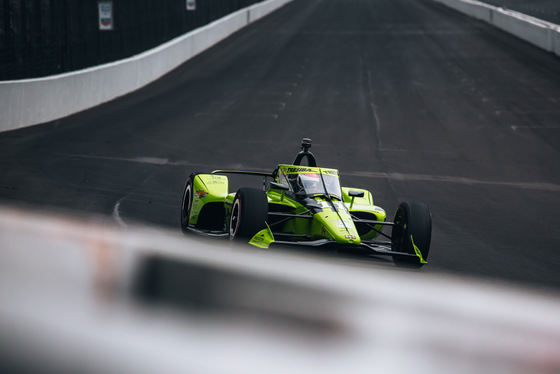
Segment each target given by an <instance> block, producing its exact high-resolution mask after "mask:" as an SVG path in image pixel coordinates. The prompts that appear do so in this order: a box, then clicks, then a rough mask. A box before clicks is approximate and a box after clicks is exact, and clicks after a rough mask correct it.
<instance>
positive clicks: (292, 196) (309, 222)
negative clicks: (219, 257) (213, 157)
mask: <svg viewBox="0 0 560 374" xmlns="http://www.w3.org/2000/svg"><path fill="white" fill-rule="evenodd" d="M310 148H311V139H308V138H304V139H303V140H302V143H301V151H300V152H299V153H298V154H297V156H296V158H295V160H294V162H293V163H292V164H279V165H278V166H277V167H276V168H275V169H274V170H273V171H272V172H256V171H239V170H215V171H213V172H211V173H207V174H202V173H192V174H191V175H190V176H189V178H188V179H187V181H186V184H185V188H184V192H183V198H182V203H181V229H182V230H183V232H184V233H189V232H196V233H199V234H203V235H208V236H224V237H229V239H231V240H240V241H246V242H248V243H249V244H252V245H254V246H257V247H260V248H268V247H269V246H270V245H271V244H289V245H304V246H337V247H339V248H341V249H357V248H363V249H366V250H368V251H371V252H372V253H374V254H378V255H389V256H392V258H393V262H394V263H395V264H396V265H403V266H409V267H416V268H419V267H422V266H423V265H424V264H426V260H427V258H428V252H429V249H430V241H431V235H432V217H431V213H430V210H429V208H428V206H427V205H426V204H424V203H419V202H403V203H401V204H399V206H398V207H397V211H396V213H395V217H394V220H393V222H390V221H387V220H386V213H385V210H383V209H382V208H380V207H378V206H376V205H374V203H373V197H372V194H371V193H370V192H369V191H367V190H364V189H360V188H349V187H341V186H340V181H339V174H338V170H336V169H331V168H324V167H318V166H317V162H316V160H315V156H314V155H313V154H312V153H311V152H310V151H309V149H310ZM304 158H305V159H306V161H307V164H308V165H307V166H305V165H302V164H301V163H302V161H303V159H304ZM224 174H245V175H254V176H261V177H263V178H264V183H263V184H264V187H263V189H257V188H250V187H242V188H240V189H239V190H237V191H236V192H231V193H230V192H229V190H228V178H227V176H225V175H224ZM385 226H391V234H390V235H388V234H386V233H384V232H383V228H384V227H385ZM380 237H381V240H380V239H379V238H380Z"/></svg>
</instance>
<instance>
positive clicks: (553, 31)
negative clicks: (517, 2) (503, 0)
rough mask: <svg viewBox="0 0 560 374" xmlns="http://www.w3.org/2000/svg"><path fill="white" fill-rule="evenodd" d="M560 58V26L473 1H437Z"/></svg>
mask: <svg viewBox="0 0 560 374" xmlns="http://www.w3.org/2000/svg"><path fill="white" fill-rule="evenodd" d="M435 1H437V2H440V3H442V4H444V5H446V6H448V7H450V8H453V9H455V10H458V11H460V12H462V13H464V14H467V15H469V16H471V17H474V18H477V19H480V20H483V21H486V22H488V23H490V24H492V25H494V26H496V27H497V28H499V29H501V30H504V31H506V32H508V33H510V34H512V35H515V36H517V37H518V38H520V39H523V40H525V41H527V42H529V43H531V44H533V45H535V46H537V47H539V48H542V49H544V50H546V51H548V52H552V53H554V54H556V55H557V56H560V26H559V25H555V24H553V23H550V22H546V21H543V20H540V19H537V18H534V17H531V16H527V15H525V14H522V13H519V12H514V11H511V10H506V9H503V8H498V7H495V6H491V5H488V4H485V3H481V2H479V1H473V0H435Z"/></svg>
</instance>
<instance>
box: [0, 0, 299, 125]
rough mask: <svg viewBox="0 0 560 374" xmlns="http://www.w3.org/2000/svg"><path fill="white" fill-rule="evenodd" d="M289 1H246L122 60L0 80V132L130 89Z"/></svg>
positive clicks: (74, 110)
mask: <svg viewBox="0 0 560 374" xmlns="http://www.w3.org/2000/svg"><path fill="white" fill-rule="evenodd" d="M290 1H292V0H268V1H264V2H262V3H259V4H255V5H252V6H250V7H248V8H245V9H241V10H239V11H237V12H235V13H232V14H230V15H228V16H226V17H223V18H221V19H219V20H217V21H215V22H212V23H210V24H208V25H206V26H204V27H201V28H199V29H196V30H194V31H192V32H190V33H187V34H185V35H183V36H181V37H178V38H176V39H174V40H171V41H169V42H167V43H165V44H162V45H160V46H159V47H156V48H154V49H152V50H149V51H146V52H144V53H142V54H139V55H136V56H133V57H131V58H128V59H125V60H120V61H117V62H114V63H109V64H105V65H100V66H96V67H93V68H89V69H84V70H80V71H76V72H71V73H66V74H60V75H55V76H49V77H44V78H38V79H26V80H16V81H4V82H0V113H1V115H0V131H8V130H14V129H18V128H22V127H27V126H32V125H36V124H40V123H45V122H49V121H53V120H56V119H59V118H62V117H66V116H68V115H71V114H74V113H77V112H80V111H82V110H85V109H88V108H91V107H94V106H96V105H99V104H102V103H104V102H107V101H110V100H112V99H115V98H117V97H119V96H122V95H125V94H127V93H130V92H132V91H135V90H137V89H139V88H141V87H143V86H145V85H147V84H149V83H150V82H153V81H154V80H156V79H158V78H160V77H161V76H163V75H164V74H166V73H168V72H170V71H171V70H173V69H175V68H176V67H177V66H179V65H181V64H182V63H184V62H185V61H187V60H189V59H191V58H192V57H194V56H196V55H197V54H199V53H201V52H202V51H204V50H206V49H207V48H210V47H211V46H213V45H214V44H216V43H218V42H220V41H221V40H223V39H225V38H227V37H228V36H230V35H231V34H233V33H234V32H236V31H238V30H240V29H241V28H243V27H245V26H247V25H249V24H250V23H252V22H255V21H257V20H259V19H260V18H262V17H264V16H266V15H267V14H269V13H271V12H273V11H274V10H276V9H278V8H280V7H282V6H284V5H285V4H287V3H289V2H290Z"/></svg>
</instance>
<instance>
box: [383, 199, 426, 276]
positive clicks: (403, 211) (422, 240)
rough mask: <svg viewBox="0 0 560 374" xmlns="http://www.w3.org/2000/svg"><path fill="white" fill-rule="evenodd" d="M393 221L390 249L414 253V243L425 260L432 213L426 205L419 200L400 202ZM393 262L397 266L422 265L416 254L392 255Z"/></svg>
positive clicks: (419, 266) (413, 266) (416, 266)
mask: <svg viewBox="0 0 560 374" xmlns="http://www.w3.org/2000/svg"><path fill="white" fill-rule="evenodd" d="M393 222H394V223H395V225H394V226H393V230H392V233H391V238H392V239H391V249H392V250H393V251H395V252H404V253H409V254H415V253H416V252H415V251H414V244H415V245H416V247H418V249H419V250H420V253H421V254H422V257H423V259H424V260H427V259H428V253H429V252H430V242H431V240H432V214H431V213H430V209H429V208H428V205H426V204H424V203H419V202H402V203H400V204H399V206H398V208H397V211H396V213H395V219H394V220H393ZM411 237H412V238H413V240H414V244H413V242H412V240H411ZM393 262H394V263H395V265H397V266H402V267H409V268H416V269H418V268H421V267H422V266H424V264H423V263H422V262H421V261H420V258H418V257H417V256H414V257H404V256H393Z"/></svg>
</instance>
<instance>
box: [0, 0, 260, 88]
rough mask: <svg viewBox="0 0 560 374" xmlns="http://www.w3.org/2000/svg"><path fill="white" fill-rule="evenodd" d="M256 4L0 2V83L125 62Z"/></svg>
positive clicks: (250, 0)
mask: <svg viewBox="0 0 560 374" xmlns="http://www.w3.org/2000/svg"><path fill="white" fill-rule="evenodd" d="M260 1H261V0H196V10H194V11H187V6H186V3H187V1H186V0H113V1H112V8H113V11H112V16H113V17H112V21H113V29H112V30H100V28H99V11H98V1H97V0H0V80H11V79H24V78H35V77H41V76H47V75H53V74H59V73H64V72H68V71H73V70H79V69H83V68H86V67H90V66H95V65H99V64H102V63H107V62H111V61H116V60H120V59H123V58H126V57H130V56H133V55H136V54H138V53H141V52H143V51H146V50H148V49H150V48H153V47H155V46H157V45H159V44H162V43H164V42H166V41H169V40H171V39H173V38H175V37H177V36H179V35H181V34H184V33H186V32H188V31H190V30H193V29H195V28H197V27H200V26H203V25H205V24H208V23H210V22H212V21H214V20H216V19H218V18H221V17H223V16H224V15H227V14H229V13H232V12H235V11H236V10H239V9H242V8H245V7H247V6H249V5H252V4H255V3H258V2H260Z"/></svg>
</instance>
